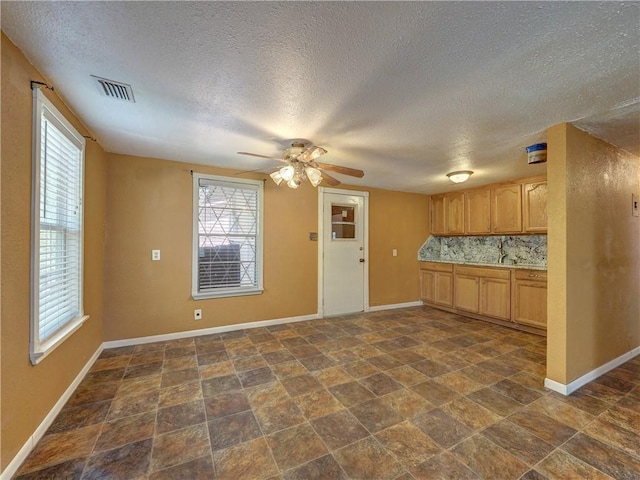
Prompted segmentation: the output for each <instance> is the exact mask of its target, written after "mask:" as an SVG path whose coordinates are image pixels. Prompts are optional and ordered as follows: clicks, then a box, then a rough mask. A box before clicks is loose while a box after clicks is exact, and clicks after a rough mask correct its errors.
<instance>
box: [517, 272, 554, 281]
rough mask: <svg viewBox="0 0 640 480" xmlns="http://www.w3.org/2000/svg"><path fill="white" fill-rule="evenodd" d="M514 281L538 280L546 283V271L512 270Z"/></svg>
mask: <svg viewBox="0 0 640 480" xmlns="http://www.w3.org/2000/svg"><path fill="white" fill-rule="evenodd" d="M514 273H515V279H516V280H540V281H545V282H546V281H547V271H546V270H520V269H516V270H514Z"/></svg>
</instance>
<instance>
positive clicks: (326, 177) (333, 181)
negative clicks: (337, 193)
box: [322, 172, 340, 187]
mask: <svg viewBox="0 0 640 480" xmlns="http://www.w3.org/2000/svg"><path fill="white" fill-rule="evenodd" d="M322 178H323V179H324V180H326V181H327V183H328V184H329V185H331V186H332V187H336V186H338V185H340V180H338V179H337V178H333V177H332V176H331V175H327V174H326V173H324V172H322Z"/></svg>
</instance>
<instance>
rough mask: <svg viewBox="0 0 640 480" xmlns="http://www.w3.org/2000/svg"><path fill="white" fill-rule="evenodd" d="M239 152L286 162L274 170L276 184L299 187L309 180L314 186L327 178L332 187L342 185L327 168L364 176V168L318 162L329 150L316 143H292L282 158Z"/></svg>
mask: <svg viewBox="0 0 640 480" xmlns="http://www.w3.org/2000/svg"><path fill="white" fill-rule="evenodd" d="M238 153H239V154H240V155H250V156H252V157H259V158H267V159H269V160H276V161H278V162H284V163H286V165H285V166H283V167H282V168H280V169H278V170H276V171H275V172H273V173H272V174H271V175H270V177H271V178H272V179H273V181H274V182H275V183H276V185H280V184H281V183H282V182H286V183H287V185H288V186H289V187H290V188H298V187H299V186H300V185H302V182H304V181H305V180H309V182H310V183H311V185H313V186H314V187H317V186H318V185H320V183H321V182H322V180H325V181H326V182H327V183H328V184H329V185H331V186H332V187H335V186H336V185H340V181H339V180H338V179H336V178H334V177H332V176H331V175H329V174H328V173H326V172H325V170H328V171H330V172H335V173H340V174H342V175H349V176H351V177H357V178H362V177H364V172H363V171H362V170H358V169H355V168H349V167H342V166H340V165H332V164H330V163H322V162H317V161H316V159H317V158H320V157H321V156H322V155H324V154H325V153H327V151H326V150H325V149H324V148H322V147H317V146H315V145H312V146H310V147H309V148H305V145H304V143H292V144H291V146H290V147H289V148H285V149H284V151H283V152H282V158H277V157H269V156H267V155H259V154H257V153H248V152H238Z"/></svg>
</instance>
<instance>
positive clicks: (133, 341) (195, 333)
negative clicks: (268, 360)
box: [102, 313, 319, 348]
mask: <svg viewBox="0 0 640 480" xmlns="http://www.w3.org/2000/svg"><path fill="white" fill-rule="evenodd" d="M317 318H319V316H318V315H317V314H315V313H314V314H310V315H301V316H299V317H287V318H276V319H273V320H259V321H256V322H247V323H238V324H235V325H224V326H222V327H211V328H202V329H200V330H187V331H185V332H175V333H165V334H162V335H151V336H149V337H136V338H125V339H124V340H112V341H110V342H104V343H103V344H102V345H103V347H104V348H115V347H128V346H130V345H141V344H143V343H153V342H166V341H168V340H178V339H179V338H190V337H199V336H202V335H211V334H213V333H224V332H232V331H235V330H244V329H247V328H260V327H270V326H273V325H282V324H283V323H295V322H305V321H307V320H315V319H317Z"/></svg>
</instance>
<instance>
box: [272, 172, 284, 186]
mask: <svg viewBox="0 0 640 480" xmlns="http://www.w3.org/2000/svg"><path fill="white" fill-rule="evenodd" d="M269 176H270V177H271V179H272V180H273V181H274V182H275V183H276V185H280V184H281V183H282V181H283V180H284V178H282V175H281V174H280V170H276V171H275V172H273V173H272V174H270V175H269Z"/></svg>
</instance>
